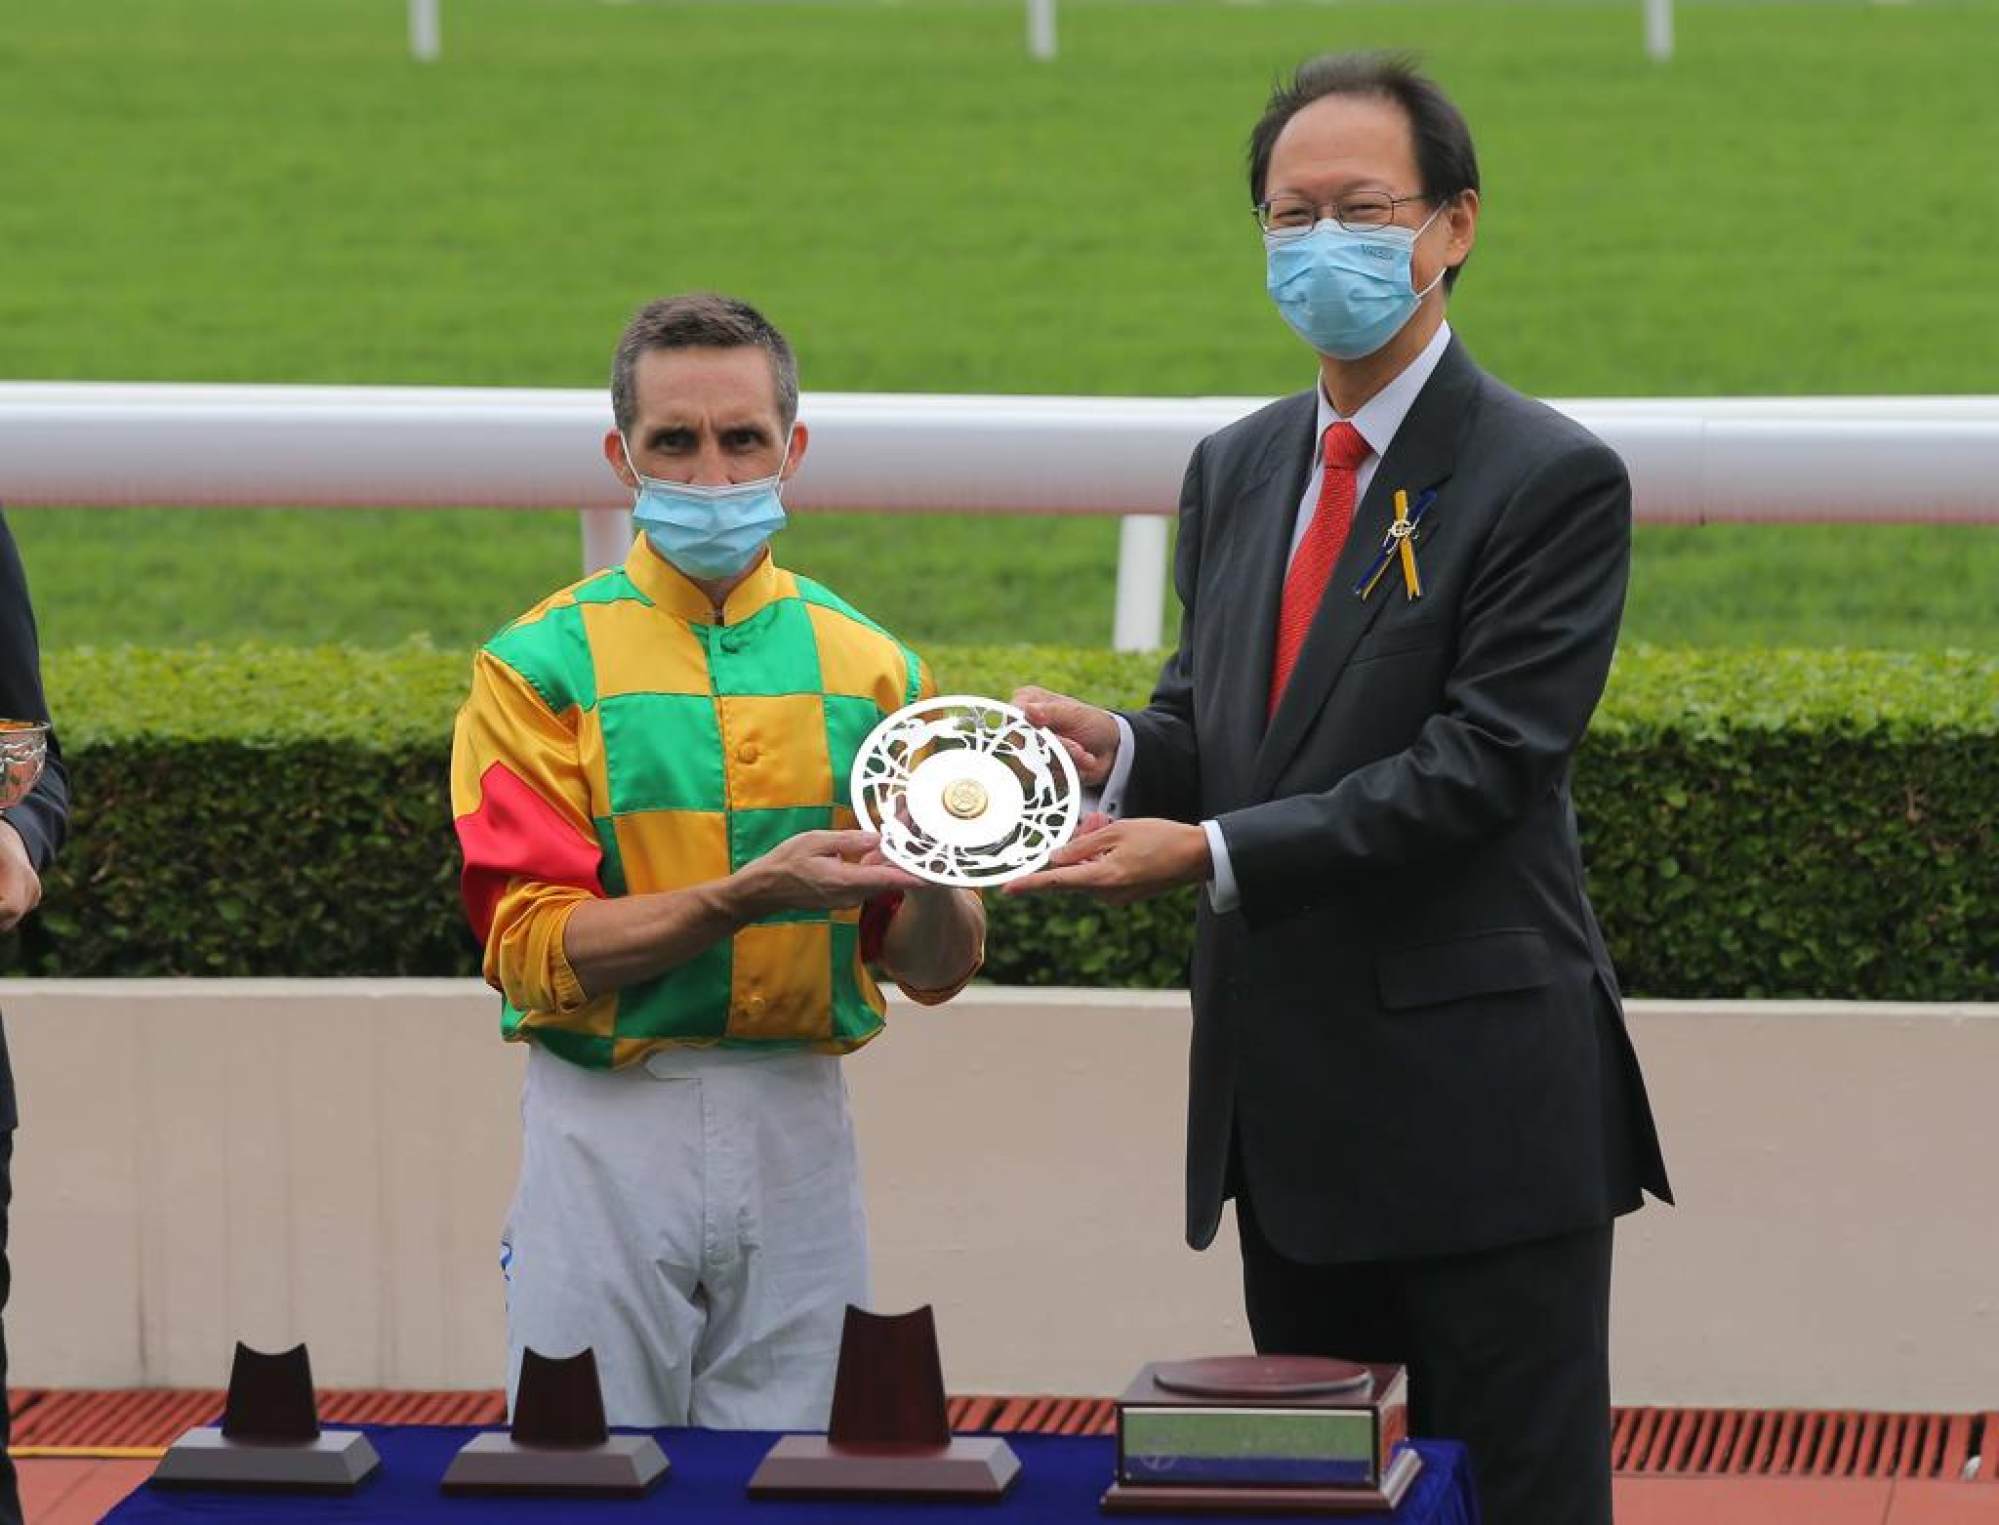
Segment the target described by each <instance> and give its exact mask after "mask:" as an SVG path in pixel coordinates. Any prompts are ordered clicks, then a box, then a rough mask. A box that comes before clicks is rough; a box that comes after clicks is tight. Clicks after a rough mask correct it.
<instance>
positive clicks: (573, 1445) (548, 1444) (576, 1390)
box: [444, 1346, 668, 1498]
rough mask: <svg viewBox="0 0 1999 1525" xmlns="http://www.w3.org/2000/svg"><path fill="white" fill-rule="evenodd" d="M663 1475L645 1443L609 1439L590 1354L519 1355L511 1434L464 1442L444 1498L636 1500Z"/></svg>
mask: <svg viewBox="0 0 1999 1525" xmlns="http://www.w3.org/2000/svg"><path fill="white" fill-rule="evenodd" d="M667 1469H668V1463H667V1459H666V1453H665V1452H664V1451H662V1450H660V1448H659V1442H658V1441H656V1440H654V1439H653V1438H652V1437H651V1436H650V1435H613V1434H612V1433H611V1432H610V1430H609V1428H608V1427H607V1426H606V1425H605V1423H604V1390H603V1388H602V1387H601V1386H600V1385H599V1383H598V1381H597V1355H596V1352H595V1351H593V1350H591V1349H590V1348H588V1347H587V1346H586V1347H585V1348H584V1349H583V1350H581V1351H579V1352H578V1353H577V1354H575V1355H573V1356H569V1357H566V1358H564V1359H562V1360H551V1359H549V1358H548V1357H547V1356H544V1355H542V1354H540V1353H539V1352H537V1351H534V1350H525V1351H522V1352H521V1376H520V1381H519V1382H518V1383H517V1384H516V1386H515V1388H514V1424H513V1429H512V1431H511V1432H510V1433H508V1434H505V1435H497V1434H495V1435H480V1436H476V1437H475V1438H473V1439H472V1440H471V1441H469V1442H468V1443H467V1444H466V1445H465V1447H464V1449H463V1450H461V1451H460V1452H459V1453H458V1455H457V1456H456V1457H455V1458H453V1460H452V1463H451V1469H450V1470H449V1471H448V1472H446V1473H445V1474H444V1491H445V1492H446V1493H449V1494H454V1495H457V1494H501V1493H527V1494H559V1495H569V1496H574V1497H596V1498H639V1497H641V1496H642V1495H644V1494H646V1493H648V1492H650V1491H651V1489H652V1488H653V1487H654V1485H655V1484H657V1483H658V1482H659V1480H660V1479H661V1478H663V1477H665V1476H666V1474H667Z"/></svg>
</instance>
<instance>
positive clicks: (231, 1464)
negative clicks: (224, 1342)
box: [151, 1341, 382, 1493]
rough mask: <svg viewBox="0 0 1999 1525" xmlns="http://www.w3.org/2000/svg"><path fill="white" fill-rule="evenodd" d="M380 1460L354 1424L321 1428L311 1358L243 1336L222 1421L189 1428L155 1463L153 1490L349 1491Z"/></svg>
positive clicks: (299, 1351) (300, 1351) (301, 1350)
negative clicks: (256, 1345)
mask: <svg viewBox="0 0 1999 1525" xmlns="http://www.w3.org/2000/svg"><path fill="white" fill-rule="evenodd" d="M381 1464H382V1459H381V1457H380V1456H378V1455H376V1454H375V1448H374V1447H373V1446H372V1445H370V1444H369V1443H368V1437H367V1436H366V1435H363V1434H362V1433H361V1432H360V1431H359V1430H321V1429H320V1427H319V1408H318V1405H317V1404H316V1403H315V1402H314V1400H313V1396H312V1363H311V1361H310V1360H309V1359H308V1358H307V1356H306V1353H305V1347H304V1346H303V1345H298V1346H295V1347H293V1348H292V1349H290V1350H287V1351H284V1352H282V1353H281V1354H278V1355H268V1354H266V1353H264V1352H263V1351H260V1350H252V1349H251V1348H250V1347H249V1346H247V1345H245V1344H243V1343H241V1342H240V1341H239V1342H238V1343H237V1346H236V1359H235V1361H234V1362H233V1363H231V1366H230V1369H229V1399H228V1402H227V1403H226V1404H225V1405H224V1408H223V1412H222V1423H221V1424H220V1425H219V1426H211V1427H207V1428H203V1429H198V1430H189V1431H188V1432H187V1433H186V1434H185V1435H183V1436H181V1438H180V1439H179V1440H177V1441H175V1442H174V1443H173V1445H172V1447H171V1448H169V1450H168V1451H167V1454H166V1455H165V1456H163V1457H161V1458H160V1464H159V1466H157V1467H156V1468H154V1469H153V1476H152V1479H151V1482H152V1486H153V1487H155V1488H190V1489H192V1488H207V1489H224V1490H233V1491H238V1492H271V1493H352V1492H353V1491H354V1490H355V1489H356V1488H358V1487H360V1486H361V1484H362V1483H364V1482H366V1481H367V1480H368V1478H369V1477H370V1476H372V1475H373V1473H374V1471H375V1469H376V1468H377V1467H379V1466H381Z"/></svg>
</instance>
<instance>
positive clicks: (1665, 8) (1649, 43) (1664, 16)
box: [1645, 0, 1673, 63]
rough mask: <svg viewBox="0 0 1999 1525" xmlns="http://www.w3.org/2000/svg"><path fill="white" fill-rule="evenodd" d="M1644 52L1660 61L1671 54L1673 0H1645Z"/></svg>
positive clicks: (1662, 61)
mask: <svg viewBox="0 0 1999 1525" xmlns="http://www.w3.org/2000/svg"><path fill="white" fill-rule="evenodd" d="M1645 52H1646V54H1647V56H1649V57H1651V58H1654V59H1656V60H1657V61H1658V62H1660V63H1664V62H1665V61H1666V60H1667V59H1669V58H1671V57H1672V56H1673V0H1645Z"/></svg>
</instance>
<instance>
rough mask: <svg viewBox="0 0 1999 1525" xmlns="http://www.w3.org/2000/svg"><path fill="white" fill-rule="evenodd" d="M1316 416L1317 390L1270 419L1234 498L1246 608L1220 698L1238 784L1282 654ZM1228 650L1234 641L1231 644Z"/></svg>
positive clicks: (1238, 622) (1257, 734)
mask: <svg viewBox="0 0 1999 1525" xmlns="http://www.w3.org/2000/svg"><path fill="white" fill-rule="evenodd" d="M1318 416H1319V398H1318V392H1317V390H1316V389H1314V390H1313V391H1310V392H1301V393H1299V394H1298V395H1297V396H1296V397H1291V398H1287V399H1286V400H1285V403H1284V405H1283V407H1282V408H1281V409H1280V410H1279V411H1278V413H1277V414H1276V416H1275V418H1274V419H1273V420H1272V423H1271V427H1270V434H1269V437H1268V439H1267V440H1266V442H1265V444H1264V448H1263V454H1262V455H1261V456H1260V457H1259V458H1258V462H1257V466H1256V469H1255V470H1254V471H1253V472H1252V473H1251V475H1250V479H1249V483H1248V485H1247V486H1246V487H1244V488H1243V490H1242V492H1241V494H1240V496H1239V497H1238V498H1237V499H1236V502H1235V505H1234V508H1233V510H1232V512H1234V513H1235V514H1237V515H1239V522H1240V524H1241V529H1240V530H1239V531H1238V534H1239V535H1240V537H1241V538H1240V542H1239V543H1240V545H1241V556H1242V566H1243V569H1244V570H1243V574H1242V580H1241V583H1240V585H1239V586H1240V587H1241V589H1242V599H1243V601H1242V603H1241V604H1239V605H1238V606H1237V608H1236V622H1235V623H1234V629H1235V630H1236V631H1237V632H1239V633H1240V635H1241V638H1242V640H1241V646H1240V651H1241V655H1240V656H1239V657H1238V658H1236V659H1235V660H1233V661H1231V662H1229V663H1227V664H1226V666H1227V669H1228V671H1229V673H1230V679H1229V684H1228V692H1227V694H1226V696H1225V697H1224V699H1223V715H1224V719H1223V723H1222V727H1221V734H1222V735H1223V736H1225V737H1227V738H1229V741H1230V744H1231V749H1232V751H1233V752H1234V756H1233V758H1232V761H1235V762H1236V763H1238V764H1239V765H1240V766H1239V771H1237V772H1236V774H1235V776H1236V777H1237V778H1245V777H1247V776H1248V773H1249V768H1250V764H1251V762H1252V760H1253V758H1254V756H1255V752H1256V748H1257V745H1258V741H1259V739H1260V738H1261V737H1262V735H1263V727H1264V721H1265V710H1266V708H1267V706H1268V705H1269V702H1270V664H1271V661H1272V659H1273V656H1274V654H1275V652H1276V648H1277V608H1278V604H1279V602H1280V601H1281V600H1282V598H1283V595H1284V568H1285V562H1286V561H1287V560H1288V559H1289V553H1290V549H1291V531H1292V527H1293V526H1294V525H1295V524H1296V523H1297V518H1298V500H1299V499H1300V498H1301V497H1303V496H1304V493H1305V483H1306V481H1307V480H1308V479H1309V478H1310V477H1311V474H1312V452H1313V449H1314V447H1315V446H1316V444H1317V443H1318V442H1317V440H1316V439H1315V438H1314V434H1315V430H1316V425H1317V422H1318ZM1230 644H1231V645H1234V644H1235V642H1233V641H1231V642H1230Z"/></svg>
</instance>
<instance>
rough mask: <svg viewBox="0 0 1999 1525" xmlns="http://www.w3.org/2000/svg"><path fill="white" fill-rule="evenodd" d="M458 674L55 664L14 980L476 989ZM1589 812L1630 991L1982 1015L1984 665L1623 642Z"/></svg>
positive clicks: (1997, 679)
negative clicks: (458, 795) (48, 785)
mask: <svg viewBox="0 0 1999 1525" xmlns="http://www.w3.org/2000/svg"><path fill="white" fill-rule="evenodd" d="M929 655H930V657H931V659H932V662H933V664H934V666H935V668H936V670H937V673H938V676H939V680H940V682H941V683H943V685H944V686H945V687H946V688H947V689H959V690H969V691H973V692H983V693H989V694H997V695H1005V694H1007V693H1009V692H1010V691H1011V690H1012V689H1013V687H1014V686H1015V685H1016V683H1018V682H1021V681H1028V680H1032V681H1036V682H1041V683H1045V684H1047V685H1049V686H1051V687H1057V688H1065V689H1068V690H1070V691H1073V692H1076V693H1080V694H1084V695H1087V696H1089V697H1092V698H1094V699H1097V700H1100V701H1103V702H1106V703H1120V704H1122V703H1130V702H1132V701H1134V700H1136V699H1139V698H1141V697H1142V695H1143V694H1144V692H1145V690H1146V688H1147V687H1148V685H1149V682H1150V679H1151V675H1152V672H1153V668H1154V660H1153V659H1152V658H1150V657H1141V656H1119V655H1115V654H1112V653H1108V652H1084V651H1074V650H1050V649H1042V650H1037V649H1034V648H1029V647H1005V648H999V647H986V648H948V649H938V650H934V651H932V652H930V653H929ZM466 673H467V662H466V659H465V657H464V656H462V655H459V654H455V653H443V652H438V651H435V650H432V649H430V648H429V647H427V646H422V645H411V646H407V647H403V648H399V649H396V650H392V651H387V652H380V651H373V652H361V651H350V650H338V649H320V650H310V651H301V650H293V649H288V648H287V649H278V648H245V649H238V650H231V651H211V650H197V651H150V650H119V651H92V650H74V651H68V652H62V653H58V654H55V655H53V656H52V657H51V658H50V660H49V663H48V678H49V686H50V691H51V702H52V704H53V705H54V707H55V711H56V714H57V717H58V720H59V722H60V727H61V732H62V735H63V738H64V741H65V745H66V746H67V748H68V751H69V756H70V761H71V767H72V772H73V777H74V782H75V790H76V796H77V801H78V805H77V811H76V817H75V822H74V827H75V834H74V837H73V840H72V842H71V844H70V848H69V851H68V852H67V853H66V854H65V856H64V859H63V861H62V863H61V865H60V866H59V868H58V869H57V871H56V872H55V873H54V874H53V875H52V877H51V883H50V886H49V891H50V894H49V901H48V905H47V907H46V909H45V910H44V912H43V913H42V914H41V916H39V917H38V918H37V919H36V920H35V921H34V922H33V923H31V924H30V926H29V928H28V929H27V930H26V931H25V932H24V933H23V934H21V935H20V936H19V937H17V938H16V939H15V940H14V942H13V943H12V945H11V946H8V945H4V944H0V967H6V966H13V967H15V968H18V969H20V970H22V971H23V972H27V973H31V974H40V975H70V976H83V975H157V974H190V975H260V974H261V975H272V974H287V975H348V974H464V973H469V972H471V971H472V970H474V968H475V967H476V960H475V952H474V949H473V946H472V943H471V941H470V938H469V937H468V936H467V934H466V932H465V929H464V926H463V923H462V920H461V917H460V914H459V910H458V904H457V896H456V889H455V868H456V856H455V851H454V848H453V844H452V839H451V834H450V823H449V810H448V802H447V798H446V792H445V784H444V778H445V766H446V755H447V750H448V747H449V735H450V721H451V716H452V712H453V710H454V708H455V707H456V705H457V703H458V700H459V698H460V695H461V693H462V690H463V687H464V683H465V678H466ZM1577 775H1578V776H1577V784H1576V793H1577V798H1578V803H1579V810H1580V813H1581V815H1582V818H1583V830H1584V837H1585V843H1586V851H1587V854H1588V859H1589V865H1590V881H1591V893H1592V895H1593V897H1594V898H1595V901H1596V904H1597V906H1598V908H1599V910H1600V912H1601V914H1602V916H1603V919H1604V922H1605V925H1606V928H1607V931H1608V934H1609V937H1610V941H1611V945H1612V948H1613V951H1614V952H1615V954H1616V957H1617V962H1618V967H1619V969H1620V970H1621V972H1622V974H1623V976H1624V980H1625V984H1626V988H1627V989H1628V990H1630V991H1631V992H1633V993H1634V994H1645V995H1687V996H1692V995H1705V996H1828V997H1852V998H1869V999H1887V998H1901V999H1921V1000H1942V999H1953V1000H1972V999H1992V998H1995V997H1999V960H1995V954H1999V882H1996V881H1999V869H1995V864H1999V853H1995V847H1999V843H1995V842H1994V835H1995V825H1994V822H1995V814H1999V661H1995V660H1994V659H1991V658H1986V657H1977V656H1970V655H1964V654H1938V655H1924V656H1908V655H1896V654H1884V653H1865V654H1858V653H1840V652H1791V651H1774V652H1773V651H1763V652H1718V651H1698V652H1695V651H1677V650H1660V649H1653V648H1644V647H1639V648H1633V649H1629V650H1627V651H1625V652H1624V653H1623V654H1622V655H1621V656H1620V658H1619V660H1618V665H1617V668H1616V671H1615V673H1614V674H1613V677H1612V682H1611V689H1610V693H1609V694H1608V696H1607V697H1606V699H1605V702H1604V706H1603V709H1602V711H1601V712H1600V714H1599V716H1598V719H1597V722H1596V725H1595V727H1594V729H1593V730H1592V731H1591V733H1590V736H1589V739H1588V741H1587V743H1586V744H1585V746H1584V748H1583V752H1582V754H1581V756H1580V757H1579V759H1578V763H1577ZM990 903H991V906H992V912H993V931H992V937H991V964H990V968H989V974H990V976H991V977H992V978H993V979H995V980H999V981H1003V982H1009V983H1019V984H1090V985H1151V986H1163V985H1173V984H1177V983H1179V982H1180V981H1181V980H1182V978H1183V977H1184V971H1185V965H1186V956H1187V948H1188V943H1189V937H1190V929H1191V917H1190V915H1189V905H1190V901H1189V899H1188V897H1186V896H1181V897H1176V898H1174V899H1171V900H1168V901H1162V902H1159V903H1156V904H1154V905H1151V906H1146V907H1140V908H1137V909H1135V910H1132V911H1126V912H1117V911H1109V910H1104V909H1101V908H1098V907H1096V906H1094V905H1090V904H1083V903H1075V902H1068V903H1050V902H1014V901H1006V900H1003V899H1001V898H999V897H992V899H991V902H990Z"/></svg>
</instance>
